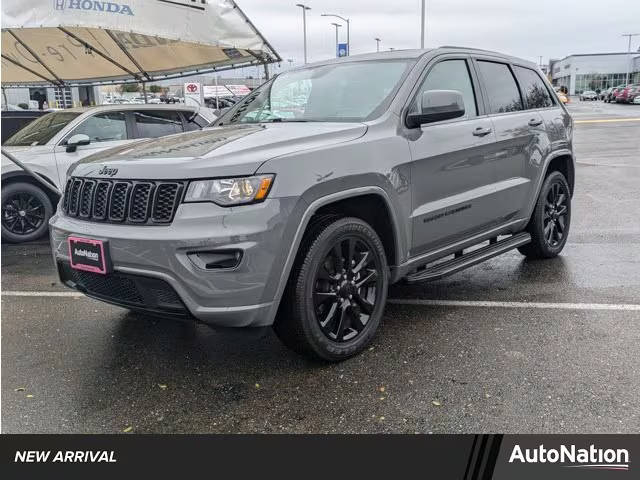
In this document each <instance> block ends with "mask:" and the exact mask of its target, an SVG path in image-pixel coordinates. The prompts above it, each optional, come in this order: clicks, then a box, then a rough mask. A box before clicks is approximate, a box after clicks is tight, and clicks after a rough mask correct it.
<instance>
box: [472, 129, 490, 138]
mask: <svg viewBox="0 0 640 480" xmlns="http://www.w3.org/2000/svg"><path fill="white" fill-rule="evenodd" d="M492 131H493V130H491V129H490V128H482V127H478V128H476V129H475V130H474V131H473V136H474V137H484V136H486V135H489V134H490V133H491V132H492Z"/></svg>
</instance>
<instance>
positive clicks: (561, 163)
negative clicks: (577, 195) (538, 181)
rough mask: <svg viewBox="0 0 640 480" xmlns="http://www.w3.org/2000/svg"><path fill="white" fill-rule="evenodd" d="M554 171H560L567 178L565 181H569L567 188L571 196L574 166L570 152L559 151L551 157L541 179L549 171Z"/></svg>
mask: <svg viewBox="0 0 640 480" xmlns="http://www.w3.org/2000/svg"><path fill="white" fill-rule="evenodd" d="M556 171H557V172H560V173H562V174H563V175H564V177H565V178H566V179H567V183H569V190H570V191H571V196H572V197H573V194H574V191H575V182H576V168H575V163H574V160H573V156H572V155H571V154H570V153H559V154H558V155H555V156H553V157H551V158H550V159H549V160H548V162H547V167H546V168H545V172H544V177H543V180H544V178H547V176H548V175H549V173H551V172H556Z"/></svg>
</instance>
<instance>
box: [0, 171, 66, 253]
mask: <svg viewBox="0 0 640 480" xmlns="http://www.w3.org/2000/svg"><path fill="white" fill-rule="evenodd" d="M51 215H53V205H52V204H51V200H50V199H49V197H48V196H47V194H46V193H45V192H44V191H42V189H41V188H38V187H36V186H35V185H32V184H30V183H13V184H10V185H8V186H6V187H3V188H2V240H4V241H5V242H9V243H22V242H31V241H33V240H37V239H38V238H40V237H42V236H43V235H44V234H45V233H46V232H47V228H48V227H49V219H50V218H51Z"/></svg>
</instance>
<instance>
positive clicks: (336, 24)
mask: <svg viewBox="0 0 640 480" xmlns="http://www.w3.org/2000/svg"><path fill="white" fill-rule="evenodd" d="M331 25H333V26H334V27H336V57H339V56H340V40H339V37H338V29H339V28H340V27H342V25H340V24H339V23H335V22H334V23H332V24H331Z"/></svg>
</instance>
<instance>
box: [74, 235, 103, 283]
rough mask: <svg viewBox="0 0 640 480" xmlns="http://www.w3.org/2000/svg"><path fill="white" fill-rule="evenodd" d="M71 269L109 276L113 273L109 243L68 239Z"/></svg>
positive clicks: (95, 240)
mask: <svg viewBox="0 0 640 480" xmlns="http://www.w3.org/2000/svg"><path fill="white" fill-rule="evenodd" d="M67 244H68V246H69V261H70V263H71V268H73V269H74V270H82V271H84V272H92V273H98V274H100V275H107V274H108V273H111V271H112V265H111V257H110V256H109V242H108V241H107V240H98V239H93V238H83V237H73V236H71V237H68V238H67Z"/></svg>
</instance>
